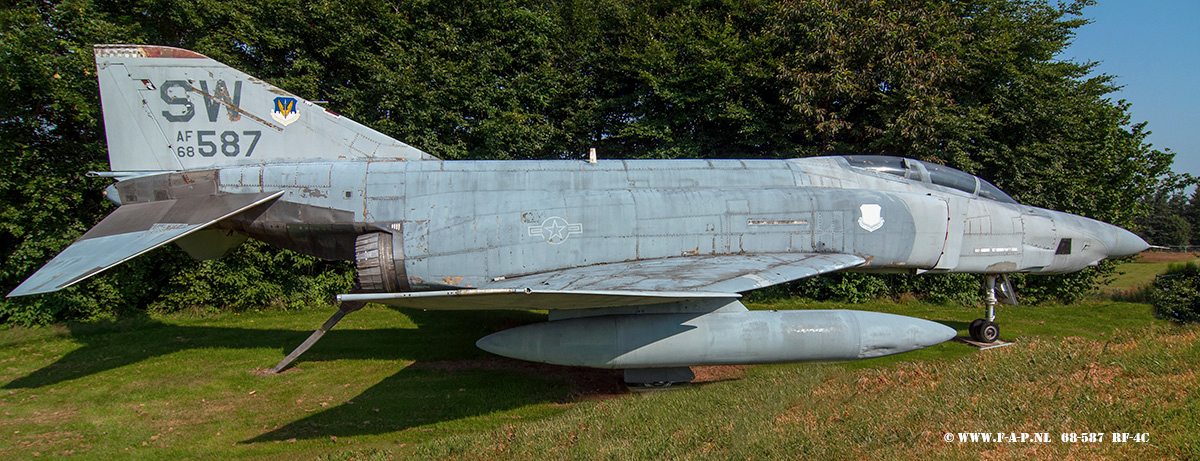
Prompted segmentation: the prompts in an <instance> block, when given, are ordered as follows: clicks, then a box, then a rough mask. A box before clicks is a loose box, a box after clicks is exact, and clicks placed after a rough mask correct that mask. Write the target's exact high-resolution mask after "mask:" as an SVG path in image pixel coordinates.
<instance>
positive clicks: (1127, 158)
mask: <svg viewBox="0 0 1200 461" xmlns="http://www.w3.org/2000/svg"><path fill="white" fill-rule="evenodd" d="M1083 6H1084V3H1082V2H1077V3H1071V4H1067V5H1051V4H1049V3H1047V2H1045V1H1041V0H967V1H952V0H884V1H871V2H862V1H848V0H807V1H800V0H745V1H732V0H640V1H631V0H594V1H589V2H582V1H578V0H566V1H553V2H551V1H544V0H543V1H538V0H529V1H481V0H462V1H457V2H440V1H431V0H415V1H408V2H380V1H372V0H364V1H349V2H331V1H322V0H317V1H300V0H272V1H262V0H244V1H240V2H216V1H210V0H202V1H180V0H154V1H149V0H132V1H124V2H115V1H111V0H60V1H50V0H41V1H38V0H18V1H16V2H15V3H14V4H12V5H11V6H7V7H5V8H4V9H3V10H0V79H2V84H0V100H3V101H6V102H7V104H4V105H0V162H2V163H0V185H2V187H0V197H3V200H2V202H0V250H2V251H3V253H2V254H3V257H4V264H3V265H2V266H0V287H2V288H4V289H5V290H9V289H11V288H12V287H15V286H16V285H17V284H18V283H19V282H20V281H21V280H22V279H23V278H24V277H26V276H28V275H29V274H31V273H32V272H33V271H34V270H36V269H37V267H39V266H40V265H41V264H42V263H44V262H45V261H46V260H48V259H49V258H50V257H52V256H53V255H54V254H55V253H56V252H57V251H59V250H61V249H62V248H64V247H65V246H66V245H68V244H69V243H70V241H72V240H73V239H74V238H76V237H77V236H78V235H80V234H81V233H82V232H83V231H84V230H86V229H87V228H88V227H90V226H91V225H93V224H95V223H96V222H97V221H98V220H99V219H100V218H101V217H102V216H103V215H104V214H106V213H108V212H109V211H111V209H112V206H111V205H109V204H107V203H106V202H104V201H103V200H102V199H101V195H100V191H101V190H102V188H103V187H104V186H105V185H106V184H107V182H106V181H104V180H101V179H97V178H88V177H86V176H85V175H84V173H85V172H86V171H88V170H104V169H105V166H106V165H105V160H106V156H105V144H104V140H103V134H102V133H103V130H102V127H101V124H102V121H101V119H100V113H99V103H98V94H97V85H96V80H95V72H94V70H93V68H94V63H93V58H92V51H91V45H92V44H93V43H151V44H161V45H170V46H178V47H184V48H188V49H192V50H196V51H198V52H200V53H203V54H206V55H208V56H210V57H212V58H214V59H217V60H219V61H222V62H225V63H228V64H230V65H232V66H234V67H237V68H239V69H242V70H244V71H246V72H248V73H250V74H252V75H256V76H259V77H262V78H265V79H267V80H268V81H271V82H272V83H274V84H276V85H279V86H281V87H283V88H286V89H288V90H290V91H292V92H294V93H297V94H299V95H302V96H304V97H306V98H308V99H312V100H325V101H328V107H329V108H330V109H332V110H334V111H337V112H339V113H342V114H344V115H346V116H348V117H351V118H353V119H356V120H359V121H362V122H363V123H365V124H367V125H370V126H372V127H373V128H375V129H378V130H380V131H382V132H384V133H386V134H388V135H391V136H393V137H396V138H398V139H401V140H404V141H406V142H408V143H410V144H413V145H414V146H417V147H419V148H421V149H423V150H426V151H429V152H431V153H433V154H435V155H438V156H440V157H442V158H445V159H484V158H542V159H556V158H579V157H580V156H582V155H583V153H584V152H586V150H587V148H588V147H597V148H598V149H599V151H600V153H601V155H602V156H603V157H606V158H675V157H799V156H809V155H820V154H839V153H856V154H862V153H876V154H891V155H903V156H909V157H915V158H919V159H922V160H929V161H935V162H939V163H944V164H947V165H950V166H953V167H957V168H960V169H963V170H965V171H967V172H970V173H975V174H979V175H980V176H982V177H984V178H987V179H988V180H990V181H992V182H993V183H995V184H996V185H998V186H1000V187H1001V188H1003V189H1005V190H1006V191H1008V192H1009V193H1011V194H1012V195H1013V196H1014V197H1015V198H1017V199H1018V200H1020V201H1022V202H1023V203H1027V204H1030V205H1036V206H1043V207H1048V208H1054V209H1058V210H1063V211H1068V212H1072V213H1079V214H1083V215H1086V216H1091V217H1095V218H1098V219H1101V220H1106V221H1109V222H1113V223H1115V224H1118V225H1127V224H1130V223H1131V222H1132V221H1133V220H1135V219H1137V218H1138V217H1140V216H1143V215H1144V214H1145V213H1146V212H1147V211H1148V210H1149V208H1148V205H1147V202H1148V200H1146V199H1147V197H1153V196H1154V194H1155V193H1156V192H1159V191H1162V190H1164V189H1169V188H1171V187H1173V185H1174V184H1173V183H1172V182H1171V181H1163V178H1164V176H1165V175H1167V174H1168V168H1169V166H1170V163H1171V154H1170V153H1169V152H1160V151H1157V150H1153V149H1151V148H1150V146H1148V145H1146V143H1145V137H1146V129H1145V128H1146V127H1145V125H1144V124H1131V120H1130V118H1129V112H1128V106H1127V105H1126V104H1125V103H1123V102H1113V101H1111V100H1110V99H1108V98H1107V97H1106V95H1107V94H1108V93H1110V92H1111V91H1112V90H1113V89H1114V86H1113V83H1112V77H1111V76H1106V75H1098V76H1096V75H1091V72H1092V71H1093V69H1094V64H1092V63H1075V62H1063V61H1058V60H1055V59H1054V56H1055V55H1056V53H1058V52H1059V51H1061V50H1062V49H1063V47H1064V46H1065V45H1066V44H1067V42H1068V40H1070V38H1071V36H1072V33H1073V31H1074V29H1075V28H1077V27H1079V26H1080V25H1082V24H1083V23H1084V20H1083V19H1082V18H1081V16H1080V13H1081V9H1082V7H1083ZM239 251H240V253H238V255H236V256H235V260H233V261H232V262H206V263H197V262H193V261H190V260H187V259H186V257H185V256H183V255H182V254H181V253H180V252H179V251H176V250H173V249H172V250H159V251H156V252H154V253H152V254H150V255H147V256H148V257H143V258H141V259H140V260H135V261H133V262H131V263H128V264H127V265H125V266H122V268H121V269H120V270H117V271H111V272H110V273H108V274H105V275H103V276H100V277H97V278H95V279H92V280H89V281H87V282H84V283H83V284H82V286H80V287H76V288H73V289H68V290H64V291H63V292H60V293H56V294H50V295H43V296H37V297H28V298H18V299H5V300H3V301H0V319H3V321H5V322H9V323H44V322H48V321H52V320H55V319H66V318H88V317H95V316H104V315H123V314H126V313H135V312H141V311H144V310H145V309H148V308H154V309H168V308H170V307H169V306H172V305H177V304H189V305H190V304H197V305H199V304H204V305H216V306H228V307H233V308H246V307H248V306H249V305H256V304H260V303H273V304H277V305H289V304H292V303H297V302H305V301H307V300H311V299H313V297H314V296H317V295H315V294H314V293H330V292H336V291H341V290H342V289H344V288H346V284H347V283H348V282H347V278H346V276H345V274H346V271H347V270H348V268H347V266H346V265H344V264H343V265H339V264H327V263H321V262H318V261H315V260H311V259H308V258H305V257H301V256H297V255H292V254H286V253H282V252H279V251H277V250H272V249H269V248H266V247H264V246H261V245H252V246H246V247H244V248H242V249H241V250H239ZM236 258H241V259H236ZM1096 277H1097V274H1096V273H1095V272H1094V271H1093V272H1085V273H1083V274H1076V275H1068V276H1061V277H1025V278H1022V279H1021V282H1019V284H1020V285H1022V287H1023V289H1024V290H1027V292H1029V293H1033V294H1034V297H1035V298H1060V299H1070V298H1071V297H1072V296H1077V295H1078V293H1080V291H1079V290H1080V289H1081V287H1087V286H1090V285H1091V284H1093V283H1094V280H1095V279H1096ZM972 279H973V277H970V276H957V277H949V278H920V277H918V278H912V277H888V278H883V279H872V280H874V281H865V280H867V279H865V278H861V277H860V276H853V275H837V276H834V277H832V278H827V279H822V280H819V281H813V282H804V283H809V284H824V285H826V286H828V287H840V288H837V289H836V290H834V288H830V290H834V291H836V292H840V293H843V295H837V296H845V297H852V296H851V295H853V296H859V294H861V293H872V295H879V294H890V293H898V292H904V291H918V292H923V293H929V294H930V296H932V297H936V298H939V299H941V298H943V297H944V298H952V299H966V298H972V297H973V296H974V292H973V290H974V289H973V288H971V289H968V288H964V287H965V286H966V285H969V284H971V283H969V282H971V281H972ZM305 284H316V286H317V287H318V288H314V289H307V288H304V287H305V286H308V285H305ZM881 284H882V285H881ZM804 286H807V285H804ZM255 287H263V288H261V289H259V288H255ZM798 287H799V286H798ZM881 287H882V288H881ZM814 290H815V288H814ZM838 290H840V291H838ZM834 291H831V293H833V292H834ZM322 296H323V295H322Z"/></svg>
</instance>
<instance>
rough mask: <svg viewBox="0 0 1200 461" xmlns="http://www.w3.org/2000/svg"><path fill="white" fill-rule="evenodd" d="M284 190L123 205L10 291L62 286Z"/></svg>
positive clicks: (29, 291)
mask: <svg viewBox="0 0 1200 461" xmlns="http://www.w3.org/2000/svg"><path fill="white" fill-rule="evenodd" d="M282 195H283V192H282V191H280V192H275V193H269V192H264V193H261V194H223V195H209V196H204V197H188V198H181V199H175V200H161V201H156V202H148V203H134V204H129V205H122V206H121V207H120V208H117V210H116V211H114V212H112V214H110V215H108V216H107V217H105V218H104V219H103V220H102V221H100V223H99V224H97V225H96V227H93V228H91V229H90V230H88V231H87V233H85V234H83V236H82V237H79V240H76V241H75V243H72V244H71V246H69V247H67V249H66V250H63V252H62V253H59V254H58V256H55V257H54V259H51V260H50V262H48V263H46V265H45V266H42V268H41V269H38V271H37V272H36V273H34V274H33V275H32V276H30V277H29V278H28V279H26V280H25V282H23V283H21V285H19V286H17V288H16V289H14V290H13V291H12V292H11V293H9V294H8V297H13V296H25V295H32V294H38V293H49V292H51V291H57V290H61V289H63V288H66V287H68V286H71V285H72V284H74V283H76V282H79V281H80V280H83V279H86V278H88V277H91V276H93V275H96V274H98V273H100V272H101V271H103V270H105V269H108V268H110V267H112V266H115V265H117V264H120V263H122V262H125V261H127V260H129V259H131V258H133V257H136V256H138V255H140V254H142V253H145V252H147V251H150V250H153V249H155V248H158V247H160V246H162V245H165V244H167V243H170V242H172V241H174V240H176V239H179V238H180V237H183V236H186V235H188V234H190V233H192V232H195V231H198V230H200V229H202V228H204V227H205V226H208V225H210V224H213V223H215V222H217V221H220V220H222V219H225V218H228V217H230V216H233V215H235V214H238V213H241V212H243V211H246V210H247V209H250V208H253V207H255V206H258V205H261V204H264V203H268V202H272V201H274V200H275V199H277V198H279V197H280V196H282Z"/></svg>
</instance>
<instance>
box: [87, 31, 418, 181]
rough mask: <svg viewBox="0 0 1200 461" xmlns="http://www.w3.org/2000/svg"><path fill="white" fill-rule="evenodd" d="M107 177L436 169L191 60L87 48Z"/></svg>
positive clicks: (366, 131) (151, 49)
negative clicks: (374, 166) (349, 164)
mask: <svg viewBox="0 0 1200 461" xmlns="http://www.w3.org/2000/svg"><path fill="white" fill-rule="evenodd" d="M95 54H96V75H97V77H98V78H99V80H100V100H101V106H102V109H103V111H104V127H105V132H106V135H107V136H108V151H109V153H108V156H109V157H108V158H109V166H110V167H111V168H112V170H113V171H118V172H126V171H128V172H135V171H178V170H197V169H210V168H219V167H224V166H232V165H247V164H262V163H275V162H297V161H321V160H336V159H351V158H370V159H380V160H436V157H434V156H432V155H429V154H427V153H425V152H422V151H421V150H419V149H416V148H414V147H412V146H409V145H408V144H405V143H403V142H400V141H397V140H395V139H392V138H390V137H388V136H386V135H384V134H382V133H379V132H377V131H375V130H372V129H370V128H367V127H365V126H363V125H361V124H359V123H357V122H355V121H353V120H350V119H347V118H345V117H342V116H340V115H338V114H336V113H333V112H330V111H328V110H325V109H324V108H322V107H320V106H318V105H316V104H314V103H312V102H310V101H307V100H305V99H303V98H300V97H298V96H295V95H293V94H291V93H288V92H286V91H283V90H281V89H279V88H276V87H275V86H272V85H270V84H268V83H266V82H264V81H262V80H259V79H257V78H254V77H251V76H249V75H247V74H245V73H243V72H241V71H238V70H237V69H234V68H232V67H229V66H226V65H224V64H221V63H219V62H217V61H215V60H213V59H210V58H208V57H205V56H203V55H201V54H199V53H195V52H192V51H188V50H183V49H179V48H171V47H165V46H152V45H96V46H95Z"/></svg>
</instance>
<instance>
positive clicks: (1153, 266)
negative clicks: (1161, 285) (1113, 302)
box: [1099, 259, 1200, 296]
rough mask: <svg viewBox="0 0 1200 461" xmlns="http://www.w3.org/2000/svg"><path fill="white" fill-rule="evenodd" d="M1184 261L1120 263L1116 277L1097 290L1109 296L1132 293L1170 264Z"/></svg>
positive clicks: (1163, 271)
mask: <svg viewBox="0 0 1200 461" xmlns="http://www.w3.org/2000/svg"><path fill="white" fill-rule="evenodd" d="M1191 261H1200V259H1193V260H1191ZM1186 262H1187V261H1178V262H1166V261H1162V262H1150V261H1140V260H1139V261H1131V262H1127V263H1124V264H1121V265H1120V266H1117V276H1116V278H1114V279H1113V280H1112V282H1109V284H1108V285H1106V286H1103V287H1100V289H1099V292H1100V293H1101V294H1104V295H1109V296H1111V295H1119V294H1128V293H1133V292H1135V291H1137V290H1138V289H1139V288H1142V287H1145V286H1147V285H1150V284H1151V283H1153V282H1154V277H1155V276H1157V275H1162V274H1165V273H1167V268H1169V267H1170V266H1171V265H1172V264H1183V263H1186Z"/></svg>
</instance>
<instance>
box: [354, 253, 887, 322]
mask: <svg viewBox="0 0 1200 461" xmlns="http://www.w3.org/2000/svg"><path fill="white" fill-rule="evenodd" d="M866 262H867V261H866V260H865V259H863V258H861V257H859V256H855V255H848V254H836V253H764V254H751V255H704V256H678V257H673V258H662V259H650V260H639V261H626V262H620V263H610V264H596V265H592V266H583V267H574V268H569V269H563V270H560V271H553V272H545V273H540V274H532V275H523V276H519V277H512V278H507V279H503V280H497V281H495V282H492V283H488V284H485V285H483V286H480V287H477V288H469V289H461V290H449V291H424V292H411V293H361V294H347V295H339V296H338V300H339V301H365V302H378V303H382V304H389V305H393V306H401V307H413V308H419V309H438V310H474V309H547V310H559V309H594V308H604V307H624V306H635V305H652V304H664V303H676V302H686V301H698V300H703V299H713V298H726V299H735V298H740V297H741V295H740V294H738V293H740V292H745V291H750V290H754V289H757V288H763V287H768V286H771V285H778V284H780V283H786V282H790V281H792V280H798V279H802V278H805V277H811V276H813V275H817V274H823V273H827V272H834V271H839V270H843V269H848V268H851V267H856V266H859V265H862V264H864V263H866Z"/></svg>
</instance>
